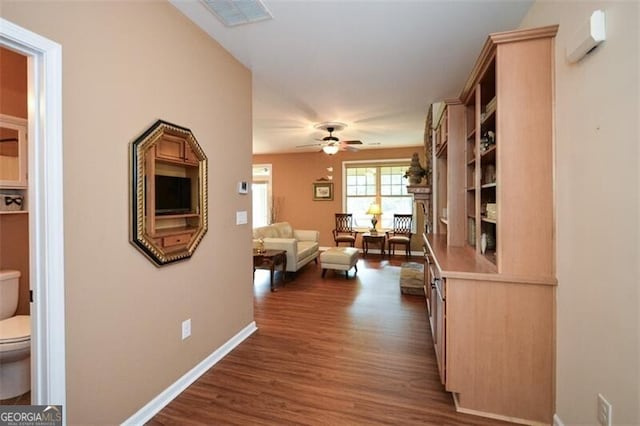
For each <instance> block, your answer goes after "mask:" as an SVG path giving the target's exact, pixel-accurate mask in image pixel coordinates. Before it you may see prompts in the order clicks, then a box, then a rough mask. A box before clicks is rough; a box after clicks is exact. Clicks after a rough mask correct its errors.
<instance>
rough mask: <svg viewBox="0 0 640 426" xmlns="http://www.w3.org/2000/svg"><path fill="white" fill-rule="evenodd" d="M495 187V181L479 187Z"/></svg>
mask: <svg viewBox="0 0 640 426" xmlns="http://www.w3.org/2000/svg"><path fill="white" fill-rule="evenodd" d="M495 187H496V183H495V182H491V183H485V184H484V185H482V186H481V187H480V188H482V189H487V188H495Z"/></svg>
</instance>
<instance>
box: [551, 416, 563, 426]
mask: <svg viewBox="0 0 640 426" xmlns="http://www.w3.org/2000/svg"><path fill="white" fill-rule="evenodd" d="M553 426H564V423H562V420H560V416H558V415H557V414H554V415H553Z"/></svg>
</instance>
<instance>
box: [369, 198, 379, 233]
mask: <svg viewBox="0 0 640 426" xmlns="http://www.w3.org/2000/svg"><path fill="white" fill-rule="evenodd" d="M366 214H370V215H371V233H372V234H375V233H376V232H377V231H376V225H377V223H378V219H377V218H376V215H379V214H382V209H381V208H380V204H376V203H371V205H370V206H369V209H368V210H367V213H366Z"/></svg>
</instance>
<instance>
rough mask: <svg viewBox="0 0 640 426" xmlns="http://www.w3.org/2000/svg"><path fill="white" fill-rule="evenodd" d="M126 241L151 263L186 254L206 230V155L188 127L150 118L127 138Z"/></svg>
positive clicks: (179, 257) (194, 248)
mask: <svg viewBox="0 0 640 426" xmlns="http://www.w3.org/2000/svg"><path fill="white" fill-rule="evenodd" d="M130 166H131V167H130V170H131V230H130V241H131V243H132V244H133V245H134V246H135V247H136V248H138V250H140V251H141V252H142V253H143V254H144V255H145V256H147V257H148V258H149V259H150V260H151V261H152V262H153V263H154V264H155V265H157V266H162V265H166V264H169V263H172V262H176V261H179V260H184V259H188V258H189V257H191V255H192V254H193V253H194V251H195V250H196V248H197V247H198V244H199V243H200V241H201V240H202V237H203V236H204V234H205V233H206V232H207V228H208V217H207V216H208V215H207V157H206V155H205V154H204V151H202V148H200V145H199V144H198V141H197V140H196V138H195V136H194V135H193V133H192V132H191V130H189V129H187V128H184V127H181V126H178V125H175V124H171V123H168V122H166V121H163V120H158V121H156V122H155V123H154V124H153V125H152V126H151V127H149V129H147V130H146V131H145V132H144V133H143V134H142V135H140V137H138V138H137V139H136V140H134V141H133V142H131V146H130Z"/></svg>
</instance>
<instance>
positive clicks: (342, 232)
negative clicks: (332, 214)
mask: <svg viewBox="0 0 640 426" xmlns="http://www.w3.org/2000/svg"><path fill="white" fill-rule="evenodd" d="M357 236H358V231H355V230H354V229H353V215H352V214H351V213H336V225H335V229H334V230H333V240H334V241H335V242H336V247H337V246H339V245H340V243H346V244H349V245H350V246H351V247H355V245H356V238H357Z"/></svg>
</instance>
